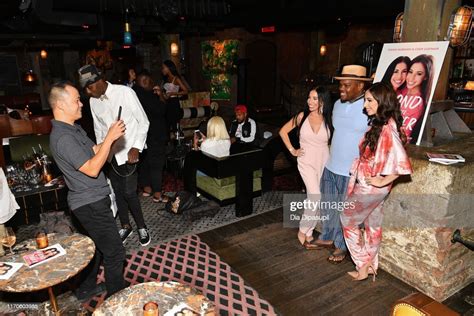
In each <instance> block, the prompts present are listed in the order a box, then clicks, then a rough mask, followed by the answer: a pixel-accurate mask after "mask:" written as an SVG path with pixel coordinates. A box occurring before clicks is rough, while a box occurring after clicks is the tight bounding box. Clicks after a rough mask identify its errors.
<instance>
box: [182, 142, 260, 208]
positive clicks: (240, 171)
mask: <svg viewBox="0 0 474 316" xmlns="http://www.w3.org/2000/svg"><path fill="white" fill-rule="evenodd" d="M262 166H263V150H261V149H255V150H250V151H246V152H242V153H238V154H233V155H230V156H227V157H220V158H218V157H215V156H212V155H208V154H205V153H202V152H201V151H197V152H190V153H189V154H188V155H187V156H186V161H185V166H184V168H185V170H184V176H185V179H184V186H185V189H186V190H187V191H189V192H196V191H199V192H201V193H202V194H203V195H204V196H206V197H210V198H213V199H215V200H217V201H218V202H219V203H220V204H221V205H224V204H228V203H233V202H235V213H236V216H245V215H249V214H251V213H252V212H253V197H254V196H256V195H259V194H260V193H261V177H262V172H261V169H262ZM198 170H199V171H201V172H203V173H204V174H206V176H203V175H200V176H196V172H197V171H198Z"/></svg>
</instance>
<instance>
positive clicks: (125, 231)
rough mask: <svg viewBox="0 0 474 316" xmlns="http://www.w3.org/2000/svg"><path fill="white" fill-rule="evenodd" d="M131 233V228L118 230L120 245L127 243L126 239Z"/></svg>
mask: <svg viewBox="0 0 474 316" xmlns="http://www.w3.org/2000/svg"><path fill="white" fill-rule="evenodd" d="M132 233H133V230H132V228H131V227H127V228H122V229H120V230H119V235H120V239H122V243H124V244H125V242H126V241H127V238H128V237H130V235H131V234H132Z"/></svg>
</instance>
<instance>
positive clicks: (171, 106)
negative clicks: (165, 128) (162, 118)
mask: <svg viewBox="0 0 474 316" xmlns="http://www.w3.org/2000/svg"><path fill="white" fill-rule="evenodd" d="M182 117H183V110H182V109H181V105H180V103H179V98H169V99H168V100H167V102H166V118H167V120H168V123H169V124H170V130H171V132H176V129H177V128H176V124H177V123H179V120H180V119H181V118H182Z"/></svg>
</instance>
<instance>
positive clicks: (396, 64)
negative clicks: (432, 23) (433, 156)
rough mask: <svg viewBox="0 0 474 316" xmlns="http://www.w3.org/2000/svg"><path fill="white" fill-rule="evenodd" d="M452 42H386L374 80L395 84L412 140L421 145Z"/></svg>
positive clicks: (394, 87)
mask: <svg viewBox="0 0 474 316" xmlns="http://www.w3.org/2000/svg"><path fill="white" fill-rule="evenodd" d="M448 44H449V42H416V43H415V42H414V43H393V44H384V46H383V49H382V53H381V55H380V60H379V64H378V66H377V71H376V73H375V78H374V82H379V81H383V82H385V83H387V84H389V85H391V86H392V87H393V89H394V90H395V91H396V92H397V95H398V100H399V101H400V106H401V111H402V116H403V127H404V128H405V132H406V133H407V137H408V139H409V140H410V143H412V144H417V145H420V143H421V137H422V134H423V130H424V127H425V124H426V120H427V118H428V114H429V111H430V105H431V100H432V98H433V94H434V89H435V88H436V82H437V81H438V77H439V73H440V71H441V67H442V66H443V61H444V56H445V55H446V50H447V48H448Z"/></svg>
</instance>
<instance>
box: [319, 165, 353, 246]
mask: <svg viewBox="0 0 474 316" xmlns="http://www.w3.org/2000/svg"><path fill="white" fill-rule="evenodd" d="M349 179H350V177H346V176H341V175H338V174H335V173H333V172H331V171H329V170H328V169H326V168H324V171H323V175H322V176H321V185H320V187H321V215H325V216H327V217H328V220H326V221H323V231H322V233H321V236H320V237H319V238H320V239H322V240H333V241H334V246H336V248H339V249H342V250H344V251H347V247H346V243H345V242H344V235H343V234H342V227H341V221H340V217H339V215H340V212H341V211H342V210H343V209H340V210H339V209H337V208H335V207H333V206H334V205H335V204H339V205H340V204H342V202H344V201H345V200H346V192H347V184H348V183H349ZM328 203H330V204H331V207H328V205H327V204H328Z"/></svg>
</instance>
